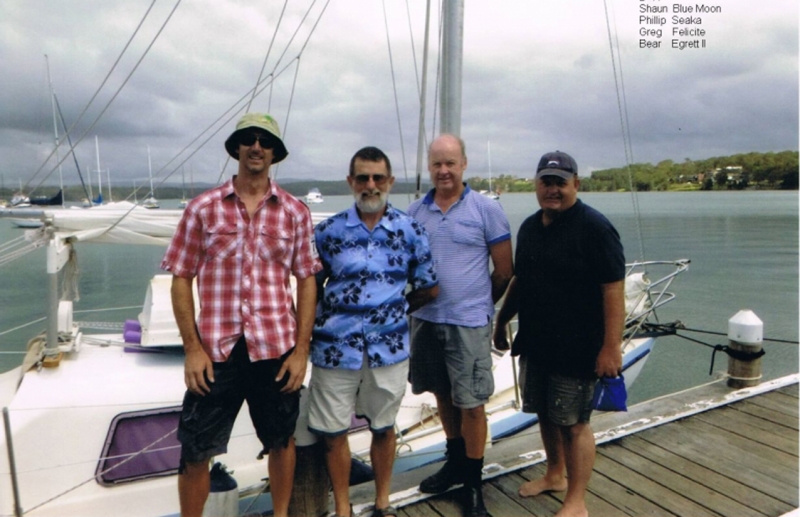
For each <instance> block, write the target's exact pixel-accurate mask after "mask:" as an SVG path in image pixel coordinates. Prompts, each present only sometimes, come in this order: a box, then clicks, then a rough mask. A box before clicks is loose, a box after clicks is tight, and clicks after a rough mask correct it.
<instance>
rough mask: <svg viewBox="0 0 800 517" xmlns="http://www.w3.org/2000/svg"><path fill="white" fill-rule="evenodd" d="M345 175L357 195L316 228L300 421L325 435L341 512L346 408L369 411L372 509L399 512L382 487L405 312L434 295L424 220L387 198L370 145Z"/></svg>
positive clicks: (384, 168) (384, 175) (383, 173)
mask: <svg viewBox="0 0 800 517" xmlns="http://www.w3.org/2000/svg"><path fill="white" fill-rule="evenodd" d="M347 182H348V183H349V184H350V188H351V189H352V191H353V194H354V196H355V198H356V202H355V204H354V205H353V206H351V207H350V208H349V209H348V210H345V211H343V212H339V213H338V214H336V215H334V216H333V217H331V218H329V219H327V220H325V221H323V222H321V223H320V224H319V225H317V228H316V230H315V231H314V237H315V239H316V243H317V249H318V250H319V257H320V260H321V261H322V265H323V266H324V267H323V270H322V271H320V272H319V273H318V274H317V282H318V283H319V285H320V289H319V290H318V293H320V294H321V296H320V301H319V303H318V305H317V317H316V320H315V322H314V332H313V335H312V340H311V363H312V365H313V366H312V370H311V388H310V398H309V416H308V428H309V429H310V430H311V431H313V432H315V433H317V434H320V435H322V436H324V438H325V443H326V446H327V451H326V460H327V464H328V473H329V474H330V478H331V485H332V487H333V498H334V505H335V508H336V509H335V513H334V515H335V516H338V517H349V516H350V500H349V493H348V490H349V480H350V448H349V446H348V442H347V431H348V430H349V428H350V422H351V420H350V417H351V415H352V414H353V412H354V411H355V414H356V415H358V416H361V417H364V418H366V419H367V420H369V425H370V430H371V431H372V444H371V447H370V458H371V460H372V467H373V470H374V472H375V509H374V510H373V513H372V517H388V516H390V515H391V516H393V517H397V510H396V509H395V508H394V507H393V506H391V505H390V504H389V491H390V488H391V486H390V485H391V475H392V464H393V460H394V455H395V445H396V439H395V432H394V423H395V417H396V416H397V412H398V410H399V408H400V403H401V401H402V398H403V396H404V395H405V392H406V386H407V383H408V355H409V346H408V318H407V317H406V313H410V312H413V311H414V310H416V309H418V308H419V307H420V306H422V305H424V304H425V303H427V302H429V301H430V300H432V299H433V298H435V297H436V294H437V292H438V287H437V284H438V281H437V278H436V270H435V268H434V267H433V259H432V258H431V251H430V246H429V244H428V236H427V234H426V233H425V229H424V228H423V227H422V226H420V224H419V223H417V221H415V220H414V219H412V218H411V217H409V216H408V215H406V214H405V213H403V212H401V211H399V210H396V209H395V208H393V207H392V206H391V205H390V204H389V203H388V202H387V200H388V197H389V191H390V189H391V187H392V184H393V183H394V176H392V166H391V163H390V162H389V158H388V157H387V156H386V155H385V154H384V153H383V152H382V151H381V150H380V149H378V148H376V147H365V148H363V149H361V150H359V151H358V152H357V153H356V154H355V155H354V156H353V158H352V159H351V161H350V174H349V176H348V177H347ZM323 282H325V284H324V287H323V285H322V283H323ZM406 286H410V287H411V290H410V292H409V293H407V294H406V292H405V291H406Z"/></svg>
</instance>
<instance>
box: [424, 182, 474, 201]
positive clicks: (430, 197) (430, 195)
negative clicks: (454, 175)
mask: <svg viewBox="0 0 800 517" xmlns="http://www.w3.org/2000/svg"><path fill="white" fill-rule="evenodd" d="M462 184H463V185H464V190H463V191H462V192H461V197H460V198H458V199H459V201H460V200H462V199H464V198H465V197H467V194H469V192H470V191H471V190H472V189H471V188H469V184H467V183H462ZM435 195H436V189H435V188H432V189H430V190H429V191H428V193H427V194H425V197H424V198H422V204H423V205H432V204H433V196H435Z"/></svg>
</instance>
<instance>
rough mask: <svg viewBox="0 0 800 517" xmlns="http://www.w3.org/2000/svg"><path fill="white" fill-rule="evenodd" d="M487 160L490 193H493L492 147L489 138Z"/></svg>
mask: <svg viewBox="0 0 800 517" xmlns="http://www.w3.org/2000/svg"><path fill="white" fill-rule="evenodd" d="M486 161H487V163H488V165H489V193H490V194H491V193H492V147H491V143H490V142H489V140H487V141H486Z"/></svg>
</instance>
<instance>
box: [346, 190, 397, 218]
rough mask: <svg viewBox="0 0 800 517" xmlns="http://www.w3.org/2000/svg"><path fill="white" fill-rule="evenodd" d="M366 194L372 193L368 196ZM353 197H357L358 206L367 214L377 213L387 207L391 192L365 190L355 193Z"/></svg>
mask: <svg viewBox="0 0 800 517" xmlns="http://www.w3.org/2000/svg"><path fill="white" fill-rule="evenodd" d="M365 194H372V195H371V196H369V197H366V196H365ZM353 197H354V198H356V206H357V207H358V209H359V210H361V211H362V212H364V213H365V214H375V213H378V212H381V211H382V210H383V209H384V208H386V203H387V201H388V200H389V194H388V193H387V192H382V191H380V190H378V189H375V190H373V191H372V192H369V191H366V190H365V191H363V192H361V193H359V194H356V193H353Z"/></svg>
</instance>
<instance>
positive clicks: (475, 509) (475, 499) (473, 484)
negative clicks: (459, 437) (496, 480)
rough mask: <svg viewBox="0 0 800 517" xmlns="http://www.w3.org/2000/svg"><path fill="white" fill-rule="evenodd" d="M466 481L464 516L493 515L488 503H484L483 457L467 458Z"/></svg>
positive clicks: (481, 516) (484, 516) (479, 516)
mask: <svg viewBox="0 0 800 517" xmlns="http://www.w3.org/2000/svg"><path fill="white" fill-rule="evenodd" d="M464 464H465V468H464V471H465V473H466V481H465V485H464V492H466V493H465V496H466V497H465V501H464V517H491V515H490V514H489V511H488V510H487V509H486V505H484V504H483V489H482V488H481V482H482V481H483V458H481V459H477V460H475V459H472V458H466V459H465V463H464Z"/></svg>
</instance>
